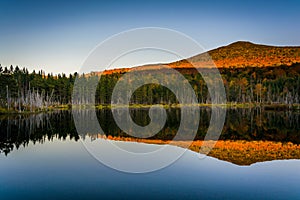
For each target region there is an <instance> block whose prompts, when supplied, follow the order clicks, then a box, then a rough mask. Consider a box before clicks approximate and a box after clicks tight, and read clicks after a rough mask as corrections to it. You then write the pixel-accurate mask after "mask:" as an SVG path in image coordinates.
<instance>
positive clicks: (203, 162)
mask: <svg viewBox="0 0 300 200" xmlns="http://www.w3.org/2000/svg"><path fill="white" fill-rule="evenodd" d="M78 112H85V114H86V115H87V116H88V115H89V111H78ZM167 114H168V119H167V123H166V125H165V127H164V129H163V130H162V131H161V132H160V133H158V134H157V135H156V136H154V138H158V139H172V138H173V137H174V134H176V130H177V129H178V123H179V122H180V112H179V109H170V110H168V112H167ZM210 114H211V112H210V110H209V109H201V122H200V126H199V130H198V133H197V137H196V138H197V139H203V137H204V135H205V131H206V129H207V127H208V124H209V119H210ZM131 115H132V117H133V120H134V121H135V122H136V123H137V124H140V125H147V124H148V123H149V117H148V115H147V109H134V110H132V111H131ZM97 116H98V118H99V121H100V124H101V127H102V129H103V130H104V132H105V133H106V134H108V135H114V136H118V135H122V136H126V134H125V133H123V132H122V131H121V130H120V129H119V128H118V127H117V126H116V125H115V123H114V120H113V118H112V115H111V112H110V110H99V111H97ZM299 120H300V118H299V113H296V112H285V111H284V112H273V111H261V110H259V109H252V110H249V109H230V110H228V111H227V116H226V120H225V126H224V129H223V133H222V135H221V139H244V140H271V141H283V142H288V141H290V142H293V143H297V144H299V143H300V132H299V128H300V125H299ZM0 131H1V132H0V151H1V153H0V199H70V198H72V199H86V198H90V199H107V198H120V199H148V198H157V199H158V198H159V199H201V198H210V199H220V198H222V199H224V198H225V199H257V198H260V199H269V198H272V199H299V198H300V186H299V182H300V160H284V161H271V162H264V163H256V164H253V165H251V166H243V167H241V166H237V165H234V164H232V163H229V162H225V161H220V160H217V159H215V158H211V157H205V158H204V159H199V156H198V154H197V153H195V152H191V151H187V152H186V153H185V154H184V155H183V156H182V157H181V158H180V159H179V160H177V161H176V162H175V163H173V164H172V165H170V166H168V167H166V168H163V169H161V170H158V171H155V172H151V173H145V174H129V173H124V172H119V171H116V170H114V169H111V168H109V167H107V166H105V165H103V164H102V163H101V162H99V161H98V160H96V159H95V158H94V157H93V156H91V154H90V153H89V152H88V151H87V150H86V148H85V147H84V145H83V143H82V141H81V140H80V138H83V137H85V138H86V139H87V140H90V139H92V138H90V136H88V135H78V134H77V132H76V128H75V126H74V122H73V119H72V113H71V112H70V111H58V112H53V113H49V114H42V113H41V114H37V115H28V116H24V115H22V116H12V115H10V116H1V117H0ZM120 143H124V144H126V145H129V146H131V147H132V148H134V147H135V146H136V145H139V148H140V149H141V151H143V149H148V148H149V147H155V145H151V144H137V143H126V142H120ZM176 148H177V147H174V151H176ZM105 153H106V154H108V155H110V154H109V151H107V152H105ZM112 156H113V155H112ZM124 162H126V161H124Z"/></svg>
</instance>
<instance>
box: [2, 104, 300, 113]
mask: <svg viewBox="0 0 300 200" xmlns="http://www.w3.org/2000/svg"><path fill="white" fill-rule="evenodd" d="M152 106H162V107H163V108H182V107H193V106H198V107H200V108H211V107H212V106H214V107H217V108H232V109H234V108H245V109H252V108H261V109H263V110H266V111H285V110H289V111H300V104H276V103H273V104H267V103H261V104H260V103H259V104H258V103H227V104H209V103H199V104H186V105H182V104H153V105H151V104H129V105H112V104H109V105H106V104H105V105H100V104H98V105H89V104H87V105H71V104H64V105H59V106H52V107H48V108H42V109H37V110H33V111H30V110H23V111H18V110H13V109H10V110H8V109H7V108H0V115H5V114H36V113H43V112H44V113H47V112H52V111H55V110H72V109H83V110H84V109H91V108H92V109H112V108H126V107H129V108H150V107H152Z"/></svg>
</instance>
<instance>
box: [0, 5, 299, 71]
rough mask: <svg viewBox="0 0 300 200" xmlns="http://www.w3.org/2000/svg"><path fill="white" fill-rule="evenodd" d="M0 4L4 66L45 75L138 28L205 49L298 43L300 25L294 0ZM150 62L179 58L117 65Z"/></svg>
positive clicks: (76, 65)
mask: <svg viewBox="0 0 300 200" xmlns="http://www.w3.org/2000/svg"><path fill="white" fill-rule="evenodd" d="M0 5H1V6H0V11H1V12H0V16H1V17H0V24H1V26H2V31H1V32H0V36H1V37H0V43H1V44H2V45H1V47H0V63H1V65H2V66H7V67H9V66H10V65H13V66H19V67H20V68H23V67H26V68H28V70H29V71H33V70H36V71H38V70H40V69H42V70H43V71H45V73H46V74H47V73H54V74H59V73H65V74H70V73H74V72H78V71H80V66H81V65H82V63H83V62H84V60H85V58H86V57H87V56H88V55H89V53H90V52H91V51H92V50H93V49H94V48H95V46H97V45H98V44H99V43H100V42H102V41H104V40H105V39H107V38H109V37H110V36H111V35H114V34H118V33H119V32H122V31H126V30H128V29H135V28H140V27H164V28H168V29H173V30H176V31H179V32H182V33H184V34H186V35H188V36H190V37H192V38H193V39H194V40H196V41H197V42H198V43H199V44H201V45H202V46H203V47H204V49H205V51H209V50H212V49H215V48H218V47H221V46H226V45H229V44H231V43H234V42H237V41H249V42H251V43H255V44H264V45H271V46H300V38H299V37H298V36H299V35H300V28H299V27H297V26H295V24H297V19H299V18H300V14H299V13H298V12H297V10H298V8H300V3H298V2H295V1H288V2H282V1H273V2H272V3H268V2H260V1H252V2H239V1H229V2H222V1H214V2H204V3H203V2H197V1H189V2H185V3H183V2H179V1H172V2H171V1H167V2H159V1H154V2H148V1H146V2H132V1H125V2H118V1H114V2H105V3H102V2H94V1H92V2H88V3H84V2H83V1H75V2H72V3H69V2H59V1H54V2H52V1H51V2H50V1H43V2H35V1H31V2H30V1H29V2H26V3H25V2H22V1H13V2H11V1H2V2H1V3H0ZM186 5H190V6H186ZM278 13H280V15H278ZM137 16H138V17H137ZM274 22H276V23H274ZM191 56H194V55H191ZM172 59H173V60H172ZM153 60H155V63H168V62H171V61H174V58H173V57H172V56H170V57H166V56H161V55H160V56H159V55H157V56H155V57H154V58H152V60H150V61H147V60H146V61H145V60H141V61H140V60H138V59H132V60H131V61H130V60H128V61H127V62H126V63H122V64H119V65H117V66H115V67H114V68H122V67H128V66H130V67H133V66H136V65H146V64H150V63H153Z"/></svg>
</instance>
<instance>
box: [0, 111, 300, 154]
mask: <svg viewBox="0 0 300 200" xmlns="http://www.w3.org/2000/svg"><path fill="white" fill-rule="evenodd" d="M166 111H167V112H166V114H167V120H166V124H165V126H164V128H163V129H162V130H161V131H160V132H159V133H158V134H156V135H155V136H153V137H151V138H152V139H162V140H171V139H173V138H174V136H175V135H176V133H177V130H178V128H179V124H180V120H181V119H180V118H181V112H180V109H175V108H171V109H167V110H166ZM76 112H78V115H80V116H84V117H85V119H89V118H90V117H91V116H93V115H92V111H90V110H77V111H76ZM226 112H227V114H226V120H225V124H224V128H223V131H222V134H221V136H220V139H222V140H228V139H230V140H248V141H252V140H268V141H281V142H292V143H294V144H300V132H299V129H300V123H299V122H300V121H299V120H300V114H299V112H292V111H280V112H279V111H263V110H260V109H228V110H227V111H226ZM96 115H97V118H98V121H99V122H100V125H101V128H102V130H103V133H105V135H111V136H124V137H128V135H127V134H126V133H124V132H123V131H121V130H120V128H119V127H118V126H117V125H116V123H115V121H114V119H113V116H112V111H111V110H109V109H101V110H97V112H96ZM130 115H131V117H132V118H133V121H134V122H135V123H136V124H139V125H141V126H146V125H147V124H149V123H150V118H149V116H148V109H146V108H143V109H130ZM210 118H211V109H210V108H201V109H200V123H199V128H198V131H197V135H196V139H197V140H203V139H204V137H205V134H206V132H207V129H208V126H209V121H210ZM88 121H89V120H86V122H88ZM87 124H88V123H87ZM103 133H102V134H103ZM86 134H87V133H84V134H82V135H78V133H77V131H76V128H75V125H74V120H73V116H72V111H68V110H67V111H55V112H51V113H39V114H34V115H7V116H5V115H2V116H1V117H0V152H1V153H4V154H6V155H7V154H8V153H9V152H11V151H12V150H13V149H14V148H16V149H18V148H19V147H20V146H26V145H28V143H29V141H32V142H33V143H36V142H39V143H43V142H44V141H45V140H52V139H53V138H58V139H61V140H65V139H66V137H67V136H69V137H70V138H71V139H74V140H75V141H77V140H78V139H79V137H80V136H81V137H83V138H84V137H85V136H86ZM96 134H97V133H93V132H89V135H92V136H94V137H97V135H96ZM179 139H183V138H179Z"/></svg>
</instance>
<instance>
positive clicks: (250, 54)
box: [104, 41, 300, 74]
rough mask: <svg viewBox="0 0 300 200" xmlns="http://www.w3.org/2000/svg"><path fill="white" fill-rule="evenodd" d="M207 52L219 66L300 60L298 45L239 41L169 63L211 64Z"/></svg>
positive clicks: (177, 65) (187, 65) (181, 65)
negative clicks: (272, 44)
mask: <svg viewBox="0 0 300 200" xmlns="http://www.w3.org/2000/svg"><path fill="white" fill-rule="evenodd" d="M208 55H209V56H210V58H211V59H212V61H213V62H214V64H215V65H216V66H217V67H218V68H229V67H232V68H243V67H276V66H282V65H286V66H291V65H292V64H294V63H300V47H299V46H286V47H285V46H268V45H262V44H254V43H251V42H246V41H238V42H234V43H232V44H229V45H227V46H222V47H219V48H217V49H213V50H210V51H208V52H206V53H202V54H199V55H196V56H193V57H191V58H188V59H184V60H179V61H176V62H173V63H168V64H165V65H168V66H170V67H172V68H191V67H192V65H191V63H193V66H194V67H211V65H212V63H211V62H210V60H209V59H208ZM133 69H134V70H152V69H159V66H158V64H154V65H146V66H139V67H134V68H133ZM129 70H130V68H124V69H113V70H107V71H105V72H104V74H111V73H120V71H122V73H124V72H127V71H129Z"/></svg>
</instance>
